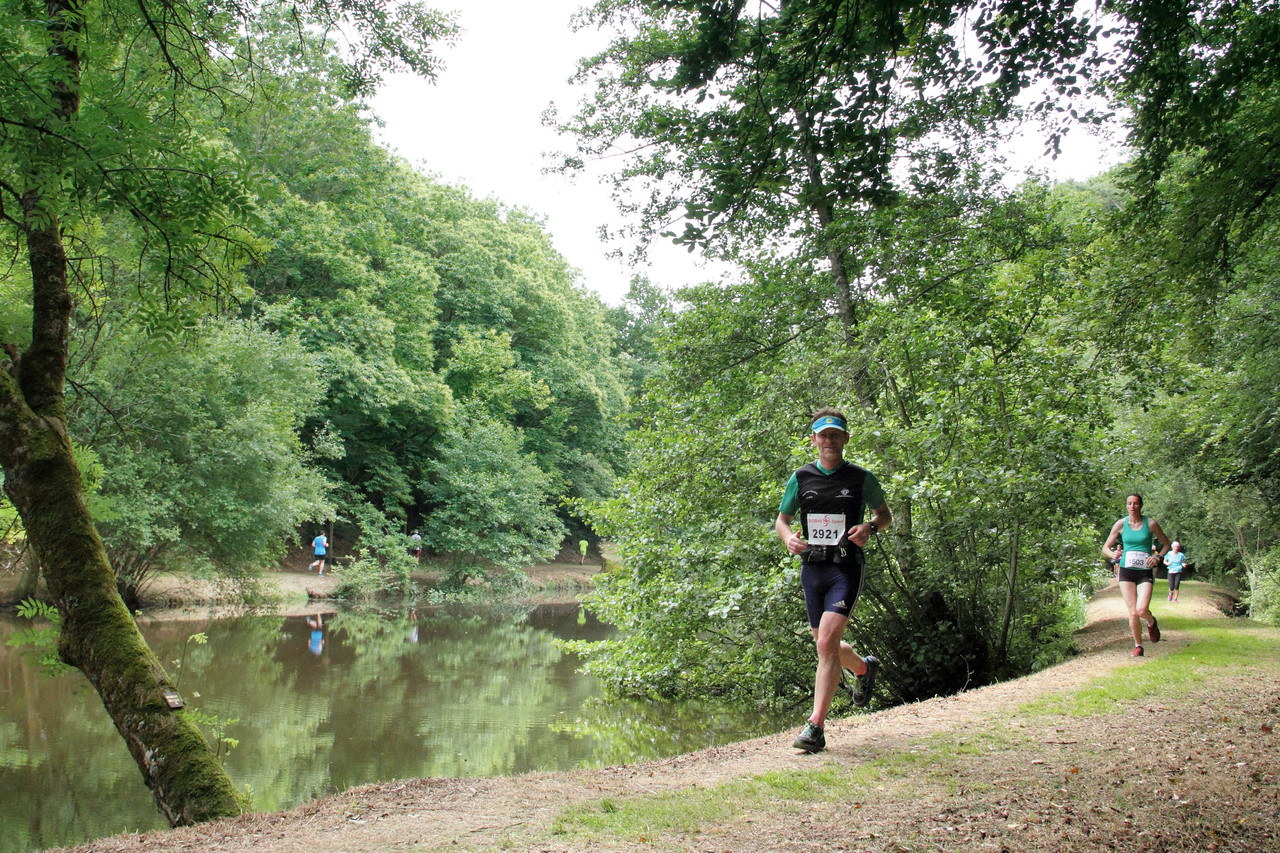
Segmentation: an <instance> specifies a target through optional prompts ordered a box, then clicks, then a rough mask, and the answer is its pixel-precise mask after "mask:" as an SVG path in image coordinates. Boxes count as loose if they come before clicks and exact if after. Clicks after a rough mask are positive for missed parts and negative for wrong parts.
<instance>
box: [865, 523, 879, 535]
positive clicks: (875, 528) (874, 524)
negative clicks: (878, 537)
mask: <svg viewBox="0 0 1280 853" xmlns="http://www.w3.org/2000/svg"><path fill="white" fill-rule="evenodd" d="M867 524H870V525H871V533H872V535H875V534H876V533H878V532H879V531H880V528H879V527H876V523H875V522H874V521H868V522H867Z"/></svg>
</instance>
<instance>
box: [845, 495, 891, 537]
mask: <svg viewBox="0 0 1280 853" xmlns="http://www.w3.org/2000/svg"><path fill="white" fill-rule="evenodd" d="M892 523H893V515H892V514H891V513H890V512H889V505H888V504H887V503H882V504H880V506H878V507H876V508H875V509H874V510H873V511H872V513H871V520H870V521H864V522H863V523H862V524H858V525H854V527H853V529H852V530H850V531H849V541H850V542H852V543H853V544H854V545H857V546H858V547H859V548H862V547H864V546H866V544H867V543H868V542H870V541H871V532H872V525H874V526H875V527H874V529H875V532H876V533H882V532H884V531H885V530H888V529H889V525H890V524H892Z"/></svg>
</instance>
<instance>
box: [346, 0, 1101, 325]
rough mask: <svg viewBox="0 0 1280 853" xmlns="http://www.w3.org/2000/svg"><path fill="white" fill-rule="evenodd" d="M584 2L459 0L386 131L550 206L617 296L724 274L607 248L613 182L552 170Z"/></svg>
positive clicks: (1091, 146)
mask: <svg viewBox="0 0 1280 853" xmlns="http://www.w3.org/2000/svg"><path fill="white" fill-rule="evenodd" d="M583 5H584V0H466V2H465V6H464V7H463V8H460V9H458V21H459V23H460V25H461V27H462V33H461V35H460V37H459V39H458V42H457V44H455V45H454V46H453V47H451V48H448V47H446V48H443V49H442V50H441V56H442V57H443V59H444V64H445V69H444V71H443V72H442V73H441V74H440V76H439V79H438V81H437V82H436V83H435V84H434V85H432V84H428V83H427V82H425V81H423V80H420V79H418V78H416V77H412V76H410V75H397V76H395V77H392V78H390V79H388V80H387V81H386V82H385V83H384V85H383V87H382V89H381V91H380V92H379V94H378V95H377V97H375V98H374V99H373V100H372V102H371V103H372V106H373V108H374V111H375V112H376V113H377V114H378V115H379V116H380V117H381V119H382V120H383V121H384V122H385V127H384V128H383V129H382V131H381V133H380V134H379V136H380V138H381V140H382V141H383V143H384V144H386V145H387V146H388V147H389V148H391V149H392V150H393V151H395V152H396V153H397V154H399V155H400V156H402V157H404V158H405V159H406V160H408V161H409V162H410V163H412V164H414V165H415V166H417V167H418V168H419V169H420V170H421V171H423V172H425V173H427V174H431V175H434V176H436V177H438V178H439V179H441V180H443V181H444V182H445V183H449V184H461V185H463V186H466V187H467V188H469V189H470V191H471V193H472V194H473V195H474V196H476V197H478V198H494V199H496V200H498V201H500V202H501V203H502V204H504V205H505V206H507V207H525V208H528V209H530V210H531V211H533V212H534V213H535V214H538V215H540V216H542V217H544V218H545V219H546V229H547V231H548V232H549V233H550V234H551V238H552V241H553V243H554V244H555V247H556V249H557V250H558V251H559V252H560V253H561V254H562V255H564V257H565V258H566V259H568V261H569V263H570V264H571V265H572V266H574V267H576V268H578V269H579V270H581V272H582V274H583V282H584V284H585V286H586V287H588V288H590V289H591V290H594V291H596V292H597V293H599V294H600V296H601V298H602V299H604V301H605V302H607V303H609V304H611V305H616V304H619V303H620V302H621V301H622V299H623V298H624V297H625V296H626V293H627V287H628V285H629V283H630V280H631V276H632V275H634V274H635V273H636V272H643V273H646V274H647V275H649V277H650V278H651V279H652V280H653V282H654V283H655V284H658V285H660V286H663V287H667V288H669V287H675V286H679V285H683V284H690V283H695V282H699V281H705V280H708V279H711V278H714V277H715V270H714V269H708V268H705V267H703V266H702V265H701V264H700V263H699V262H698V260H697V257H696V256H695V255H690V254H689V253H687V252H686V251H685V250H684V249H680V248H676V247H673V246H670V245H667V244H662V245H657V244H655V246H654V248H653V249H652V250H651V252H650V266H649V267H648V268H647V269H643V270H638V271H637V270H630V269H629V268H628V267H627V266H626V265H625V263H624V262H623V261H622V260H620V259H616V258H609V257H607V254H608V251H609V249H610V247H609V246H606V245H604V244H602V243H601V241H600V240H599V238H598V235H597V229H598V227H599V226H600V225H601V224H602V223H617V222H619V221H620V219H621V217H620V214H618V213H617V211H616V210H615V208H614V205H613V202H612V201H611V200H610V198H609V193H608V189H607V188H606V187H604V186H602V185H600V184H599V183H598V182H596V181H594V180H590V179H586V178H580V179H579V180H577V181H571V180H570V179H568V178H566V177H564V176H559V175H544V174H542V169H543V167H544V165H545V162H544V159H543V156H542V155H543V153H544V152H548V151H555V150H568V149H570V148H571V142H570V140H566V139H560V138H559V137H557V135H556V134H555V133H554V132H552V131H551V130H550V129H548V128H544V127H543V126H542V124H541V117H542V113H543V111H544V110H545V109H546V108H547V106H548V105H549V104H550V103H552V102H554V103H555V104H556V106H557V107H558V109H559V112H560V114H561V115H562V116H568V115H571V114H572V113H573V112H574V110H575V108H576V105H577V102H578V100H579V98H580V97H581V94H582V92H581V91H580V90H575V89H574V88H573V87H570V86H569V84H568V78H569V77H570V76H571V75H572V74H573V72H574V70H575V68H576V63H577V61H578V60H579V59H580V58H581V57H584V56H588V55H591V54H593V53H595V52H596V51H598V50H599V49H600V48H602V47H603V46H604V45H605V43H606V40H605V38H604V36H603V35H602V34H600V33H597V32H595V31H581V32H577V33H575V32H573V31H572V30H571V29H570V26H569V19H570V17H571V16H572V15H573V13H574V12H575V11H577V10H578V9H579V8H580V7H581V6H583ZM436 6H437V7H438V8H441V9H448V8H450V6H451V3H450V2H449V0H439V2H437V4H436ZM1023 147H1024V148H1025V150H1026V153H1025V154H1024V155H1022V156H1021V157H1019V158H1016V159H1017V160H1018V161H1020V162H1015V164H1014V165H1030V164H1035V165H1036V166H1037V167H1038V168H1039V169H1040V170H1041V171H1045V172H1047V173H1048V174H1049V176H1050V177H1052V178H1055V179H1063V178H1087V177H1091V176H1093V175H1096V174H1098V173H1100V172H1102V171H1105V170H1106V169H1107V168H1109V167H1110V166H1111V165H1113V164H1114V163H1115V162H1116V161H1117V157H1116V155H1115V154H1114V153H1108V152H1107V150H1106V149H1105V148H1104V147H1103V146H1101V144H1100V143H1098V142H1097V141H1096V140H1092V139H1090V138H1088V137H1086V136H1085V135H1084V134H1082V133H1081V134H1073V135H1072V136H1071V137H1069V138H1068V146H1067V147H1066V148H1065V150H1064V156H1063V157H1061V158H1059V160H1058V161H1056V162H1053V161H1048V160H1047V159H1045V158H1042V157H1041V156H1040V153H1039V146H1038V145H1036V144H1034V143H1030V144H1027V145H1025V146H1023Z"/></svg>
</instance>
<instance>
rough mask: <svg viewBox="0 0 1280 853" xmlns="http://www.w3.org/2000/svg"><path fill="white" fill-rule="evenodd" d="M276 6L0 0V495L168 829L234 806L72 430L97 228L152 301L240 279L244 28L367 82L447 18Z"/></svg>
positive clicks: (412, 56) (140, 294)
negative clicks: (314, 41) (174, 693)
mask: <svg viewBox="0 0 1280 853" xmlns="http://www.w3.org/2000/svg"><path fill="white" fill-rule="evenodd" d="M272 5H273V4H270V3H266V4H262V3H240V2H222V1H221V0H213V2H209V3H192V2H186V0H163V2H160V1H159V0H130V2H123V0H47V2H39V0H34V2H33V0H3V2H0V51H2V57H3V58H2V61H0V234H2V235H3V239H4V241H5V242H6V244H7V245H6V246H5V250H6V251H5V254H6V255H7V256H8V257H10V258H12V259H15V260H13V261H11V262H10V263H9V264H8V265H6V266H5V267H3V268H0V283H2V284H3V285H4V290H5V291H6V292H7V293H10V294H15V293H16V294H20V295H27V297H28V300H29V304H28V306H27V308H28V309H29V311H30V334H29V337H28V336H27V335H26V334H25V332H21V331H14V330H13V328H12V327H11V328H10V330H9V332H8V333H7V335H6V337H8V338H9V339H8V340H4V341H3V342H2V343H3V349H4V354H3V357H2V359H3V360H2V361H0V368H2V369H0V465H2V466H3V473H4V489H5V494H6V495H7V496H8V497H9V499H10V500H11V501H12V502H13V505H14V507H15V508H16V509H17V511H18V513H19V514H20V516H21V518H22V522H23V525H24V527H25V529H26V533H27V536H28V538H29V542H30V544H31V547H32V548H33V549H34V552H35V554H36V556H37V557H38V559H39V562H40V565H41V566H42V568H43V571H44V575H45V578H46V581H47V583H48V588H49V591H50V594H51V596H52V598H53V600H54V603H55V604H56V606H57V608H58V611H59V613H60V614H61V617H62V620H61V621H62V631H61V637H60V641H59V654H60V656H61V657H62V659H63V660H64V661H66V662H67V663H69V664H71V665H72V666H75V667H76V668H78V669H79V670H80V671H81V672H83V673H84V675H85V676H86V677H87V678H88V680H89V681H90V683H91V684H92V685H93V686H94V688H95V689H96V690H97V691H98V694H99V695H100V696H101V698H102V702H103V704H104V705H105V707H106V710H107V712H108V714H110V716H111V718H112V720H113V721H114V722H115V725H116V728H117V730H118V731H119V732H120V735H121V736H122V737H123V738H124V739H125V742H126V743H127V744H128V748H129V750H130V752H131V753H132V755H133V756H134V759H135V760H136V761H137V764H138V767H139V769H140V770H141V771H142V775H143V778H144V780H145V782H146V784H147V785H148V787H150V789H151V790H152V792H153V794H154V796H155V800H156V803H157V805H158V806H159V808H160V810H161V812H162V813H163V814H164V815H165V817H166V818H167V819H168V820H169V821H170V823H171V824H173V825H175V826H176V825H185V824H191V823H196V822H200V821H204V820H209V819H212V818H216V817H220V816H225V815H232V814H235V813H237V812H238V811H239V810H240V808H241V804H240V801H239V798H238V796H237V793H236V790H235V788H234V786H233V785H232V783H231V780H230V779H229V778H228V776H227V775H226V773H225V771H224V770H223V769H222V767H221V765H220V764H219V763H218V761H217V760H216V758H215V756H214V755H213V752H212V751H211V750H210V749H209V747H208V745H207V744H206V743H205V741H204V739H203V737H202V736H201V734H200V732H199V730H198V729H197V728H196V726H195V725H194V724H193V723H192V722H191V721H190V720H188V719H186V718H185V716H184V714H183V713H182V711H181V710H178V709H175V708H173V707H171V702H170V701H169V699H168V698H167V697H166V693H169V692H171V689H172V684H171V683H170V680H169V677H168V676H167V675H166V673H165V671H164V669H163V668H162V667H161V665H160V663H159V661H158V660H157V659H156V657H155V656H154V655H153V654H152V652H151V651H150V650H149V649H148V647H147V645H146V643H145V642H144V640H143V639H142V636H141V635H140V634H139V632H138V630H137V628H136V626H135V624H134V622H133V619H132V618H131V615H130V613H129V611H128V610H127V609H126V608H125V606H124V604H123V603H122V601H121V599H120V597H119V595H118V594H117V592H116V582H115V578H114V577H113V575H112V570H111V566H110V564H109V562H108V558H107V555H106V553H105V552H104V549H103V545H102V542H101V540H100V538H99V536H98V533H97V531H96V530H95V528H94V522H93V519H92V517H91V516H90V513H89V511H88V510H87V508H86V504H85V499H84V495H83V492H82V483H81V474H80V472H79V471H78V470H77V466H76V461H75V459H74V457H73V455H72V447H71V444H70V442H69V440H68V429H67V421H66V404H65V399H64V389H65V386H66V384H67V382H68V381H70V380H71V379H73V377H69V376H68V334H69V331H68V330H69V326H70V322H71V319H72V317H73V312H76V311H79V310H87V309H86V308H85V306H84V305H83V304H82V303H83V302H85V301H86V299H87V295H88V294H90V293H91V292H92V288H91V287H90V286H89V285H90V283H91V281H92V277H93V276H94V270H95V240H103V239H107V238H105V237H103V235H104V234H108V233H110V234H116V235H118V234H119V233H120V231H121V229H124V230H125V231H127V232H128V234H129V237H130V239H131V240H132V241H133V242H134V243H135V244H136V245H137V246H138V247H139V249H138V252H137V256H136V258H135V261H136V267H135V271H134V274H135V275H136V278H137V288H136V296H135V298H136V299H137V300H138V301H139V302H140V303H147V304H148V309H147V310H150V311H156V310H157V308H158V309H159V310H161V311H162V310H163V309H164V308H166V307H168V306H172V305H175V304H179V303H184V302H185V303H187V304H190V303H191V302H192V300H195V301H197V302H201V303H202V304H206V305H209V304H213V302H212V300H219V299H225V298H226V297H227V296H229V295H232V292H233V291H234V289H235V287H236V286H237V285H236V269H237V267H238V265H239V264H240V263H241V262H242V261H243V260H244V257H245V255H246V253H247V252H249V251H250V250H251V248H252V241H251V239H250V238H249V233H250V232H249V230H248V226H249V225H250V224H251V223H252V219H253V210H252V192H251V187H249V186H248V184H247V183H246V180H245V178H244V175H245V174H246V173H247V171H248V170H247V169H246V168H245V164H243V163H242V162H241V161H240V160H239V159H238V157H237V156H236V155H235V152H234V151H233V149H232V148H231V147H230V146H229V145H227V144H226V143H225V142H222V141H220V138H219V137H220V134H218V133H217V132H216V131H215V130H214V128H216V127H217V121H218V119H219V117H220V116H222V115H225V114H226V113H227V112H228V111H234V110H236V109H238V108H239V107H240V105H242V104H244V103H246V102H247V101H248V100H249V99H250V98H252V97H255V96H259V95H261V94H262V93H261V92H260V91H258V89H257V87H256V79H257V76H256V73H255V72H256V70H257V69H256V68H255V62H256V61H257V54H256V53H255V51H254V49H253V42H252V38H251V37H252V34H253V32H254V31H255V28H257V27H258V26H259V24H260V22H263V21H268V22H276V23H278V24H279V23H283V24H285V25H289V26H292V27H293V28H294V29H295V30H299V31H300V30H307V31H313V32H314V31H324V32H327V33H329V34H331V35H333V36H334V37H344V36H343V34H344V33H352V34H355V37H354V38H351V39H350V40H349V44H348V45H347V47H346V51H345V54H346V55H347V56H348V57H349V66H348V69H349V75H348V79H347V82H348V84H349V85H350V86H351V87H352V88H353V89H355V90H357V91H360V90H364V91H368V90H369V89H370V88H371V87H372V86H373V85H375V84H376V82H377V78H378V75H379V74H380V73H381V72H382V71H384V70H386V69H390V68H397V67H400V68H403V67H407V68H410V69H412V70H414V71H416V72H418V73H422V74H425V75H427V76H431V75H432V74H433V72H434V63H435V59H434V55H433V53H432V45H433V44H434V43H435V42H437V41H438V40H440V39H443V38H450V37H452V35H453V33H454V25H453V23H452V21H451V19H450V18H448V17H447V16H443V15H441V14H438V13H435V12H432V11H430V10H428V9H425V8H423V7H421V6H418V5H416V4H408V3H406V4H404V5H399V6H391V5H389V4H382V3H376V2H366V0H336V2H330V0H316V2H303V3H297V4H289V3H281V4H275V5H278V7H279V8H272ZM16 259H22V261H18V260H16ZM82 295H84V296H85V297H86V299H82V298H81V296H82ZM20 298H21V297H20ZM205 300H209V301H205ZM173 704H177V703H173Z"/></svg>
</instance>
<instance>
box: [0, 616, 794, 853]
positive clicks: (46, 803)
mask: <svg viewBox="0 0 1280 853" xmlns="http://www.w3.org/2000/svg"><path fill="white" fill-rule="evenodd" d="M26 624H27V623H25V621H23V620H17V619H16V618H14V617H4V618H3V619H0V634H2V635H3V639H6V640H7V639H8V637H10V636H12V634H13V633H14V632H15V631H16V630H18V629H19V628H20V627H25V626H26ZM142 629H143V634H144V635H145V636H146V639H147V642H148V643H150V644H151V647H152V648H153V649H154V650H155V652H156V654H157V655H158V656H159V658H160V660H161V661H162V662H163V663H164V665H165V666H166V667H167V668H168V669H169V671H170V673H171V674H172V675H173V677H174V678H175V679H176V680H177V681H178V687H179V692H180V693H181V694H182V695H183V697H184V698H185V700H186V702H187V706H188V708H189V709H191V710H192V711H193V712H194V714H195V715H196V717H197V719H198V720H199V721H201V728H202V729H203V730H204V732H205V735H206V737H207V738H208V739H209V740H210V742H211V743H214V744H215V745H216V746H217V748H218V749H220V751H221V752H222V753H223V757H224V761H225V764H226V767H227V770H228V771H229V773H230V774H231V777H232V779H233V780H234V781H235V783H236V785H237V786H239V787H241V788H244V789H246V790H248V791H249V792H250V795H251V798H252V808H253V810H254V811H263V812H267V811H277V810H281V809H287V808H291V807H293V806H296V805H298V804H300V803H303V802H306V801H307V800H309V799H312V798H315V797H317V796H321V795H324V794H329V793H333V792H337V791H341V790H344V789H346V788H349V787H352V786H355V785H361V784H366V783H370V782H378V781H385V780H390V779H403V778H416V777H432V776H434V777H457V776H463V777H479V776H499V775H511V774H519V773H525V772H530V771H543V770H568V769H573V768H579V767H601V766H608V765H614V764H624V763H628V762H633V761H637V760H641V759H648V758H661V757H666V756H670V755H677V754H680V753H684V752H689V751H692V750H697V749H702V748H704V747H708V746H715V745H718V744H723V743H731V742H734V741H737V740H742V739H744V738H750V737H755V736H757V735H761V734H766V733H770V732H774V731H778V730H780V729H781V728H785V727H786V726H787V725H790V724H791V723H792V722H794V720H793V719H792V717H794V714H791V715H788V716H787V717H786V718H785V719H784V718H782V717H781V716H779V715H770V714H768V713H764V712H761V711H758V710H755V709H742V708H728V707H718V706H709V705H705V704H697V705H693V704H687V703H686V704H679V705H676V704H670V703H659V702H609V701H606V700H605V699H604V698H603V697H602V694H601V690H600V685H599V683H598V682H597V681H596V680H595V679H592V678H590V677H587V676H584V675H583V674H581V673H580V672H578V668H579V661H578V659H577V658H576V657H575V656H574V655H572V654H569V653H567V652H565V651H564V650H563V649H562V648H561V647H560V646H559V645H558V643H557V640H559V639H600V638H604V637H606V636H608V634H609V632H610V631H611V628H610V627H609V626H607V625H604V624H602V623H601V622H599V621H598V620H597V619H596V618H595V617H594V616H593V615H592V614H591V613H590V612H587V611H584V610H582V609H581V608H580V607H579V606H578V605H577V604H542V605H536V606H535V605H518V604H512V605H502V606H485V607H451V608H446V607H434V608H430V609H413V608H409V607H403V608H397V609H391V610H382V611H369V610H356V609H346V608H342V607H337V608H335V607H334V606H333V605H331V604H323V605H320V604H318V605H317V606H316V607H315V609H314V610H313V611H312V612H310V613H307V614H305V615H297V616H279V615H245V616H239V617H236V618H217V619H214V618H191V619H183V620H166V621H163V622H156V623H152V624H143V625H142ZM0 663H2V665H3V671H4V674H5V678H4V681H3V684H0V731H3V738H2V739H0V837H3V838H4V839H5V845H4V849H5V850H9V851H15V853H21V852H22V851H32V850H39V849H42V848H45V847H53V846H62V845H71V844H76V843H82V842H85V841H88V840H91V839H94V838H100V837H103V836H106V835H112V834H115V833H119V832H125V831H146V830H150V829H158V828H162V827H164V826H165V825H166V824H165V822H164V820H163V819H162V818H161V817H160V814H159V812H158V811H157V809H156V807H155V804H154V802H153V801H152V799H151V794H150V791H148V789H147V788H146V786H145V785H144V784H143V783H142V779H141V776H140V774H139V772H138V768H137V765H136V764H134V762H133V760H132V758H131V757H130V756H129V754H128V751H127V750H126V748H125V745H124V742H123V741H122V740H121V739H120V736H119V735H118V734H117V733H116V731H115V728H114V727H113V726H112V724H111V720H110V718H108V717H107V714H106V711H105V710H103V708H102V703H101V701H100V700H99V699H98V696H97V694H96V693H95V692H94V691H93V689H92V688H91V687H90V686H89V684H88V682H87V681H85V679H84V677H83V676H82V675H80V673H79V672H75V671H72V672H67V673H64V674H62V675H58V676H56V677H53V678H50V677H49V676H47V675H46V674H44V672H43V671H42V670H41V668H40V665H39V663H38V662H36V661H34V660H33V659H31V658H30V657H28V656H25V655H22V654H20V653H19V652H17V651H16V650H14V649H12V648H9V647H8V646H7V645H5V644H2V643H0Z"/></svg>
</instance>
